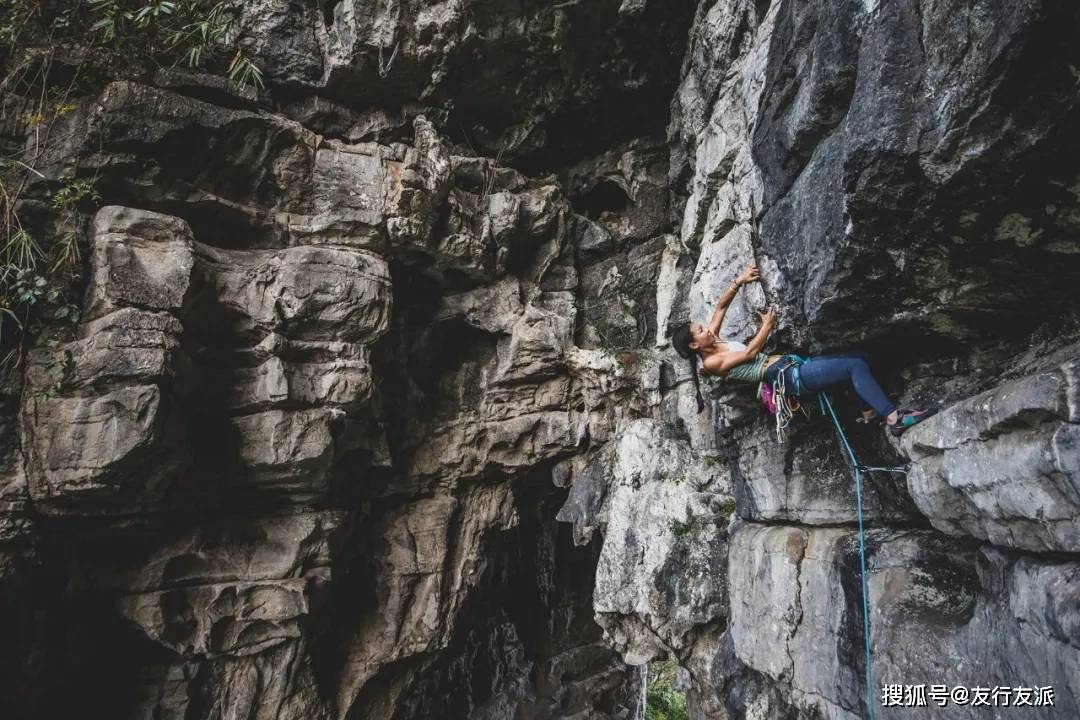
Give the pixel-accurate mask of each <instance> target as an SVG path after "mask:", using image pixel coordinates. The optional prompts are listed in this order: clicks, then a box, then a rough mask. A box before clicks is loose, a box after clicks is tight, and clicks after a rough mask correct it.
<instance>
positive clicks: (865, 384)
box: [799, 355, 896, 418]
mask: <svg viewBox="0 0 1080 720" xmlns="http://www.w3.org/2000/svg"><path fill="white" fill-rule="evenodd" d="M799 378H800V380H801V381H802V386H803V387H804V388H806V389H807V390H809V391H811V392H817V391H819V390H824V389H825V388H827V387H829V386H831V385H837V384H839V383H842V382H844V381H849V382H850V383H851V384H852V386H853V387H854V388H855V392H856V393H858V395H859V397H860V398H862V399H863V401H864V402H866V404H867V405H869V406H870V407H872V408H874V410H876V411H877V413H878V415H880V416H881V417H883V418H887V417H889V415H891V414H892V412H893V411H894V410H896V405H895V404H893V402H892V401H891V400H889V398H888V396H886V395H885V391H884V390H882V389H881V386H880V385H878V382H877V380H875V379H874V375H873V373H871V372H870V366H869V365H868V364H867V363H866V360H865V356H863V357H858V356H852V355H847V356H845V355H819V356H816V357H814V358H812V361H811V362H808V363H806V364H804V365H803V366H802V367H800V368H799Z"/></svg>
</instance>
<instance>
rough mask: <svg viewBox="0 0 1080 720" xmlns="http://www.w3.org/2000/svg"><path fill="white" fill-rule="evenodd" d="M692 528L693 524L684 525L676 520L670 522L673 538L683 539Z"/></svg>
mask: <svg viewBox="0 0 1080 720" xmlns="http://www.w3.org/2000/svg"><path fill="white" fill-rule="evenodd" d="M691 528H693V523H684V522H680V521H678V520H672V521H671V532H672V534H673V535H674V536H675V537H683V536H684V535H686V534H687V533H689V532H690V530H691Z"/></svg>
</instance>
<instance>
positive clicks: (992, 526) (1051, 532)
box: [903, 360, 1080, 552]
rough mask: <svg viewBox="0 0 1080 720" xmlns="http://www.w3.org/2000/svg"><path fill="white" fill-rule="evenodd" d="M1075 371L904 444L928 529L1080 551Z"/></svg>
mask: <svg viewBox="0 0 1080 720" xmlns="http://www.w3.org/2000/svg"><path fill="white" fill-rule="evenodd" d="M1078 384H1080V361H1078V360H1072V361H1070V362H1069V363H1067V364H1065V365H1062V366H1061V368H1059V369H1058V370H1056V371H1054V372H1048V373H1040V374H1038V375H1030V376H1028V377H1025V378H1022V379H1020V380H1014V381H1012V382H1009V383H1005V384H1002V385H1000V386H998V387H997V388H994V389H993V390H988V391H987V392H984V393H981V394H979V395H976V396H974V397H971V398H968V399H967V400H964V401H963V402H960V403H957V404H956V405H952V406H950V407H949V408H947V409H946V410H945V411H943V412H942V413H940V414H939V415H938V416H936V417H933V418H930V419H929V420H927V421H926V423H924V424H923V425H922V426H919V427H915V428H913V429H912V431H911V432H910V433H905V434H904V436H903V445H904V448H905V449H906V450H907V454H908V455H909V456H910V457H911V458H912V460H913V461H914V464H913V466H912V472H911V474H910V475H908V486H909V488H910V491H911V496H912V498H914V500H915V502H916V503H917V504H918V506H919V509H920V510H921V511H922V513H923V514H924V515H925V516H926V517H928V518H929V519H930V521H931V522H932V523H933V524H934V527H936V528H938V529H939V530H941V531H942V532H947V533H949V534H951V535H969V536H971V537H977V538H981V539H984V540H989V541H990V542H992V543H994V544H995V545H1002V546H1005V547H1012V548H1018V549H1023V550H1031V551H1036V552H1046V551H1062V552H1077V551H1078V550H1080V534H1078V533H1080V527H1078V526H1077V523H1078V522H1080V520H1078V518H1080V504H1078V503H1080V494H1078V493H1080V464H1078V462H1080V425H1078V424H1077V423H1078V421H1080V405H1078V404H1077V396H1076V387H1077V385H1078Z"/></svg>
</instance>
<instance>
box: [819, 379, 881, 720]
mask: <svg viewBox="0 0 1080 720" xmlns="http://www.w3.org/2000/svg"><path fill="white" fill-rule="evenodd" d="M818 400H819V401H820V403H821V414H822V415H824V414H825V409H826V408H828V410H829V415H831V416H832V420H833V424H834V425H836V434H837V435H839V437H840V440H841V441H842V442H843V444H844V449H845V450H846V451H847V454H848V457H850V458H851V467H852V469H853V470H854V471H855V507H856V510H857V515H858V516H859V565H860V569H861V578H862V607H863V640H864V641H865V642H864V644H865V645H866V711H867V713H869V720H874V671H873V667H872V666H871V656H870V607H869V603H868V602H867V595H868V593H867V590H866V537H865V533H864V531H863V511H862V471H863V470H864V469H865V470H886V471H889V472H895V471H896V470H895V469H894V468H868V467H866V466H865V465H860V464H859V460H858V458H856V457H855V451H854V450H852V449H851V443H849V442H848V439H847V434H845V433H844V428H843V427H841V425H840V419H839V418H837V417H836V412H835V411H834V410H833V406H832V403H831V402H830V401H829V396H828V395H826V394H825V392H821V394H819V395H818Z"/></svg>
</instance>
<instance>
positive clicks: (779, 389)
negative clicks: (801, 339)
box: [758, 354, 807, 444]
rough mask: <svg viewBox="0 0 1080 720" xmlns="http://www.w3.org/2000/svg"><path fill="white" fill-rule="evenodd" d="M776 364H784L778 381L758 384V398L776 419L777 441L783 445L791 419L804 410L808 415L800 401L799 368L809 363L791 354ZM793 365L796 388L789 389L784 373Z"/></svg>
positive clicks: (777, 377) (793, 379)
mask: <svg viewBox="0 0 1080 720" xmlns="http://www.w3.org/2000/svg"><path fill="white" fill-rule="evenodd" d="M776 362H778V363H782V364H781V365H780V369H779V372H778V373H777V374H776V379H775V380H773V382H772V385H771V386H770V385H769V384H768V383H766V382H764V381H762V382H760V383H759V384H758V398H759V399H760V400H761V401H762V402H763V403H764V404H765V407H766V408H767V409H768V410H769V412H770V413H771V414H772V415H773V416H774V417H775V418H776V441H777V442H778V443H781V444H782V443H783V442H784V441H785V440H786V439H787V429H788V426H789V425H791V419H792V418H793V417H795V413H796V412H798V411H799V410H802V412H803V415H806V414H807V413H806V409H805V408H803V407H802V405H801V403H800V402H799V400H798V397H799V394H800V392H801V390H802V387H801V383H800V381H799V367H800V366H801V365H802V364H803V363H805V362H807V359H806V358H802V357H799V356H798V355H795V354H789V355H785V356H784V357H783V358H781V359H780V360H777V361H776ZM793 365H794V366H795V369H794V370H793V371H792V381H793V382H794V385H795V387H792V388H789V387H787V379H786V376H785V375H784V372H785V371H786V370H787V369H788V368H789V367H791V366H793Z"/></svg>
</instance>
